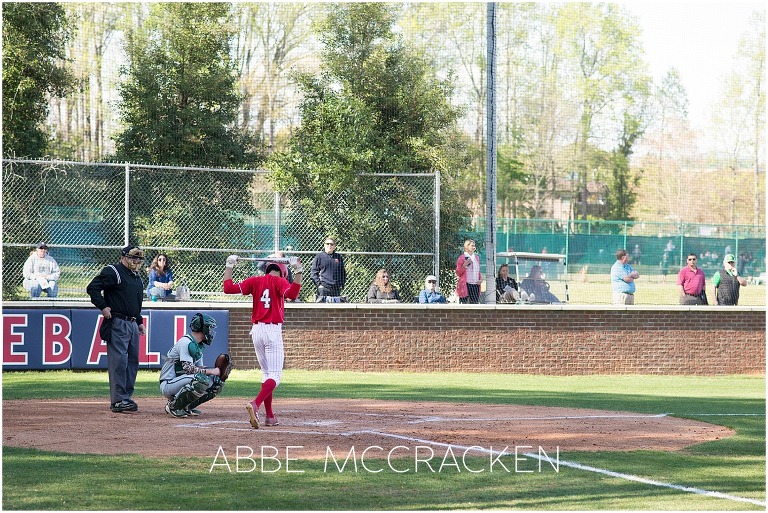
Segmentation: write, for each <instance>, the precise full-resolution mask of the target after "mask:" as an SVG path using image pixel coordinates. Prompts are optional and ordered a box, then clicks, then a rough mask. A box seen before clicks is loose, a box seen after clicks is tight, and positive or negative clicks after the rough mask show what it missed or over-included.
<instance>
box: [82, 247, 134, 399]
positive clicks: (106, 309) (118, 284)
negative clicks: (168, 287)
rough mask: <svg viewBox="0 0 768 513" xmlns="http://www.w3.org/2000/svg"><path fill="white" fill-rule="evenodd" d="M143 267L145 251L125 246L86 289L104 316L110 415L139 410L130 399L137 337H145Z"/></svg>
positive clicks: (132, 389) (103, 333)
mask: <svg viewBox="0 0 768 513" xmlns="http://www.w3.org/2000/svg"><path fill="white" fill-rule="evenodd" d="M143 265H144V250H142V249H141V248H139V247H138V246H134V245H129V246H126V247H124V248H123V249H122V250H121V251H120V261H119V262H116V263H114V264H110V265H108V266H106V267H105V268H104V269H102V270H101V272H100V273H99V274H98V275H97V276H96V277H95V278H93V280H91V282H90V283H89V284H88V287H86V289H85V290H86V292H87V293H88V295H89V296H90V297H91V303H93V305H94V306H95V307H96V308H98V309H99V310H101V314H102V315H103V316H104V320H103V321H102V325H101V328H100V329H99V334H100V335H101V337H102V340H104V342H106V345H107V370H108V372H109V397H110V405H109V409H110V410H111V411H112V412H113V413H125V412H132V411H136V410H138V409H139V407H138V405H137V404H136V402H135V401H134V400H133V399H132V397H131V396H132V395H133V391H134V387H135V384H136V374H137V373H138V370H139V336H140V335H143V334H144V333H145V328H144V319H143V318H142V317H141V303H142V300H143V299H144V283H143V282H142V281H141V276H140V275H139V270H140V269H141V267H142V266H143Z"/></svg>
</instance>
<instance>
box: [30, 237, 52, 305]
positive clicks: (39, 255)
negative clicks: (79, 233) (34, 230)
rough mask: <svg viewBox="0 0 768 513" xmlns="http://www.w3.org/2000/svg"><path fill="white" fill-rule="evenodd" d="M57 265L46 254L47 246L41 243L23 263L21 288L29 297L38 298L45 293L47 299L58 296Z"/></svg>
mask: <svg viewBox="0 0 768 513" xmlns="http://www.w3.org/2000/svg"><path fill="white" fill-rule="evenodd" d="M59 276H61V272H60V271H59V264H58V263H56V260H54V259H53V257H52V256H51V255H49V254H48V245H47V244H46V243H45V242H41V243H40V244H38V245H37V246H36V248H35V250H34V251H33V252H32V253H31V254H30V255H29V258H27V261H26V262H25V263H24V283H23V286H24V288H25V289H26V290H28V291H29V297H31V298H35V297H40V294H42V293H43V292H45V293H46V294H48V297H56V296H58V295H59V284H58V281H59Z"/></svg>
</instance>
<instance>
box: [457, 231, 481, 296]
mask: <svg viewBox="0 0 768 513" xmlns="http://www.w3.org/2000/svg"><path fill="white" fill-rule="evenodd" d="M476 249H477V244H476V243H475V241H474V240H472V239H467V240H465V241H464V253H463V254H462V255H461V256H459V259H458V260H457V261H456V276H458V277H459V281H458V283H457V284H456V295H457V296H458V297H459V303H462V304H477V303H479V302H480V283H481V282H482V281H483V276H482V274H481V273H480V257H479V256H478V255H477V254H476V253H475V250H476Z"/></svg>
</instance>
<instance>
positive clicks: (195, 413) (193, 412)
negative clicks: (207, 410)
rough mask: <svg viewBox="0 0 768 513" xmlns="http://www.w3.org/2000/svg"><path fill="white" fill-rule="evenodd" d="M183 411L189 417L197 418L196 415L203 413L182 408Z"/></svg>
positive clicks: (193, 409) (194, 409)
mask: <svg viewBox="0 0 768 513" xmlns="http://www.w3.org/2000/svg"><path fill="white" fill-rule="evenodd" d="M184 411H185V412H187V415H189V416H191V417H197V416H198V415H200V414H201V413H203V412H201V411H200V410H198V409H196V408H184Z"/></svg>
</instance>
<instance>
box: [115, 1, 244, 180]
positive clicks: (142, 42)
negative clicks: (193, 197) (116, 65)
mask: <svg viewBox="0 0 768 513" xmlns="http://www.w3.org/2000/svg"><path fill="white" fill-rule="evenodd" d="M228 21H229V4H223V3H210V4H205V3H162V4H154V5H152V8H151V12H150V16H149V17H148V19H147V20H146V22H145V23H144V25H143V26H140V27H138V28H137V29H135V30H133V31H130V32H129V33H128V34H127V44H126V52H127V55H128V59H127V60H128V64H126V65H125V66H123V67H122V68H121V71H122V72H123V73H124V74H125V75H126V81H125V82H124V83H123V84H122V86H121V87H120V97H121V98H120V111H121V117H122V122H123V124H124V125H125V130H124V131H123V132H122V133H121V134H119V135H118V136H117V138H116V142H117V158H119V159H123V160H132V161H138V162H143V163H153V164H154V163H162V164H168V165H196V166H220V167H224V166H237V165H242V164H253V163H256V162H258V160H259V158H258V154H257V153H253V152H251V151H249V149H251V148H253V146H254V145H253V144H252V143H253V141H249V139H248V137H246V136H245V135H244V134H243V133H239V132H237V131H235V130H234V129H233V127H234V125H235V121H236V118H237V112H238V108H239V105H240V97H239V95H238V93H237V85H236V80H237V77H236V73H235V67H234V63H233V62H232V60H231V58H230V39H231V38H232V35H233V34H232V32H231V28H230V24H229V23H228Z"/></svg>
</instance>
